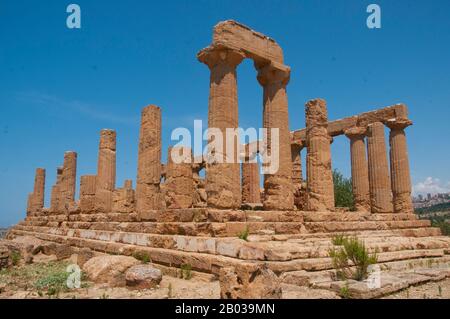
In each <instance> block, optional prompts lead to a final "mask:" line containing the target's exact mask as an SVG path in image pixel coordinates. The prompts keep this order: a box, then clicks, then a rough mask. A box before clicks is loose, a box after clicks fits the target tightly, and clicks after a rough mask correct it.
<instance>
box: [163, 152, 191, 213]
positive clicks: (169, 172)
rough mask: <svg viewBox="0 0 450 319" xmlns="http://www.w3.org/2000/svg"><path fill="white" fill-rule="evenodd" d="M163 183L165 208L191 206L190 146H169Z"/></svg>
mask: <svg viewBox="0 0 450 319" xmlns="http://www.w3.org/2000/svg"><path fill="white" fill-rule="evenodd" d="M165 184H166V206H167V208H190V207H192V204H193V195H194V179H193V171H192V152H191V149H190V148H188V147H169V150H168V153H167V167H166V183H165Z"/></svg>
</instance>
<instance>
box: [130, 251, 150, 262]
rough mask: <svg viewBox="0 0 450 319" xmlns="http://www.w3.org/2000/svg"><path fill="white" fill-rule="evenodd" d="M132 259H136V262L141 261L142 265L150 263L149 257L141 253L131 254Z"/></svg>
mask: <svg viewBox="0 0 450 319" xmlns="http://www.w3.org/2000/svg"><path fill="white" fill-rule="evenodd" d="M133 257H134V258H136V259H137V260H140V261H142V262H143V263H144V264H148V263H149V262H151V261H152V260H151V258H150V255H149V254H147V253H143V252H135V253H134V254H133Z"/></svg>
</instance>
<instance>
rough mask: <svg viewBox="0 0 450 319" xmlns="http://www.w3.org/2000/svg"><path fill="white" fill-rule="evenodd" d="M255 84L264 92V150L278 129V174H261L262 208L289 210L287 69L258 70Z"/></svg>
mask: <svg viewBox="0 0 450 319" xmlns="http://www.w3.org/2000/svg"><path fill="white" fill-rule="evenodd" d="M257 68H258V81H259V83H260V84H261V85H262V87H263V90H264V96H263V126H264V128H266V129H267V151H268V153H269V154H270V153H271V152H272V150H271V139H272V132H271V129H278V137H279V140H278V150H279V157H278V158H276V159H275V160H277V161H278V163H277V164H278V171H277V172H276V173H273V174H265V175H264V202H263V206H264V208H265V209H268V210H270V209H272V210H290V209H293V208H294V187H293V184H292V159H291V157H292V154H291V138H290V131H289V114H288V99H287V93H286V86H287V84H288V82H289V79H290V69H289V67H286V66H283V67H282V66H279V67H275V66H273V65H272V64H270V65H264V66H261V67H258V66H257Z"/></svg>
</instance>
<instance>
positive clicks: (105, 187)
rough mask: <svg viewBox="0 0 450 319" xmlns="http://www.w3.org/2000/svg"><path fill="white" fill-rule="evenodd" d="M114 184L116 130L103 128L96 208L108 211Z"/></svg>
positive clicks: (99, 155) (99, 153)
mask: <svg viewBox="0 0 450 319" xmlns="http://www.w3.org/2000/svg"><path fill="white" fill-rule="evenodd" d="M115 186H116V132H115V131H114V130H109V129H103V130H102V131H101V132H100V143H99V151H98V166H97V180H96V195H95V196H96V208H97V210H99V211H101V212H110V211H111V206H112V196H113V195H112V194H113V191H114V189H115Z"/></svg>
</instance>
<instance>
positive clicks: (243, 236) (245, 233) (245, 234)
mask: <svg viewBox="0 0 450 319" xmlns="http://www.w3.org/2000/svg"><path fill="white" fill-rule="evenodd" d="M249 234H250V230H249V228H248V226H247V227H245V229H244V230H243V231H242V232H240V233H239V235H238V237H239V239H243V240H245V241H247V238H248V235H249Z"/></svg>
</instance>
